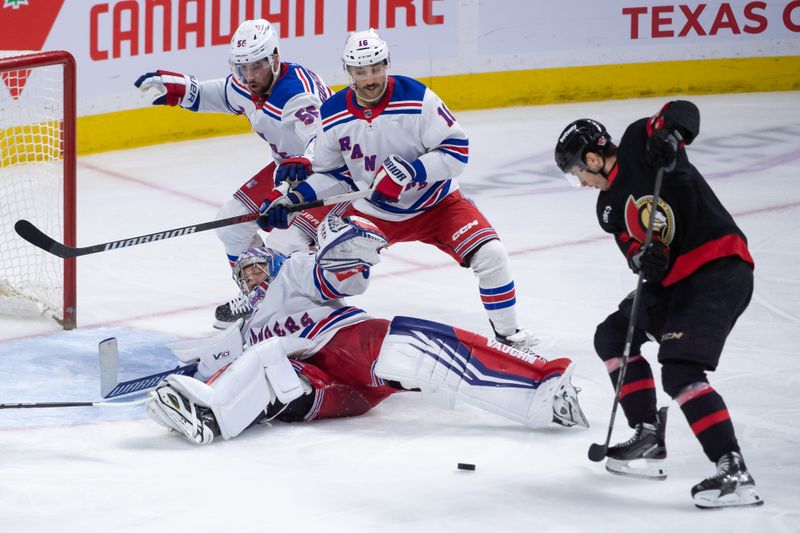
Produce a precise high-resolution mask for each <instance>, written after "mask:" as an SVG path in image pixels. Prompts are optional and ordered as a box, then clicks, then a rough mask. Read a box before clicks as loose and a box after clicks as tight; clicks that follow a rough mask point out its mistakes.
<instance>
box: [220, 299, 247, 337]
mask: <svg viewBox="0 0 800 533" xmlns="http://www.w3.org/2000/svg"><path fill="white" fill-rule="evenodd" d="M252 312H253V308H252V307H251V306H250V301H249V300H248V298H247V295H245V294H239V296H237V297H236V298H234V299H233V300H231V301H230V302H228V303H226V304H222V305H220V306H217V310H216V312H215V313H214V327H215V328H217V329H227V327H228V326H230V325H231V324H233V323H234V322H236V321H237V320H239V319H240V318H244V319H245V320H246V319H247V318H249V317H250V313H252Z"/></svg>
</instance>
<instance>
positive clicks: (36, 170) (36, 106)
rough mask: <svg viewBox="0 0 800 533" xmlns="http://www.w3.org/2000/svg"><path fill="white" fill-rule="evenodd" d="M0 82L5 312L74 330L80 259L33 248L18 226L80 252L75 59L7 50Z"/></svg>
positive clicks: (0, 267) (0, 263)
mask: <svg viewBox="0 0 800 533" xmlns="http://www.w3.org/2000/svg"><path fill="white" fill-rule="evenodd" d="M0 77H2V79H1V80H0V202H2V208H0V249H2V253H0V313H5V314H7V315H12V316H15V317H17V318H19V317H24V316H26V315H28V314H31V315H43V314H44V315H48V316H51V317H52V318H54V319H55V320H57V321H58V322H59V323H60V324H62V325H63V327H64V328H65V329H72V328H74V327H75V326H76V262H75V259H74V258H73V259H60V258H58V257H55V256H52V255H51V254H48V253H46V252H43V251H42V250H39V249H37V248H35V247H34V246H31V245H30V244H29V243H27V242H25V241H24V240H22V239H21V238H20V237H19V236H18V235H16V233H15V232H14V229H13V225H14V223H15V222H16V220H18V219H20V218H25V219H28V220H30V221H31V222H33V223H34V224H36V225H37V226H38V227H41V228H42V229H44V230H45V231H47V232H48V234H51V235H54V236H55V235H60V236H61V237H62V238H63V239H64V240H63V242H64V244H66V245H68V246H75V217H76V213H75V176H76V172H75V166H76V132H75V119H76V66H75V59H74V58H73V56H72V55H71V54H70V53H69V52H65V51H52V52H36V51H23V50H0ZM51 232H52V233H51Z"/></svg>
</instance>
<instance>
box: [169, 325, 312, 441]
mask: <svg viewBox="0 0 800 533" xmlns="http://www.w3.org/2000/svg"><path fill="white" fill-rule="evenodd" d="M165 381H166V382H168V383H169V384H170V385H172V386H173V387H174V388H175V389H176V390H178V391H179V392H181V393H182V394H184V395H185V396H186V397H187V398H188V399H189V400H190V401H192V402H195V403H197V404H198V405H201V406H204V407H209V408H210V409H211V411H212V412H213V413H214V417H215V419H216V421H217V425H218V426H219V429H220V434H221V435H222V437H223V438H224V439H226V440H227V439H230V438H232V437H235V436H236V435H238V434H239V433H241V432H242V431H244V429H245V428H247V427H248V426H249V425H250V424H251V423H252V422H253V420H255V419H256V418H257V417H258V415H259V414H260V413H261V412H262V411H264V409H265V408H266V407H267V406H268V405H270V404H272V403H274V402H275V401H276V400H277V401H280V402H281V403H284V404H287V403H289V402H291V401H292V400H295V399H297V398H299V397H300V396H302V395H303V394H305V393H306V392H309V391H308V390H307V389H304V385H303V382H302V381H301V380H300V378H299V377H298V375H297V373H296V372H295V371H294V367H292V364H291V362H289V359H288V358H287V356H286V350H285V348H284V346H283V343H282V339H281V338H280V337H273V338H272V339H269V340H267V341H264V342H262V343H259V344H256V345H255V346H253V347H251V348H249V349H247V350H246V351H245V352H244V353H243V354H242V355H241V357H239V358H238V359H236V360H235V361H234V362H233V363H231V365H230V366H229V367H228V368H227V369H225V371H224V372H222V374H220V376H219V377H218V378H217V379H216V380H214V381H213V382H212V383H211V384H206V383H203V382H202V381H199V380H197V379H195V378H190V377H188V376H180V375H174V374H173V375H170V376H167V378H166V379H165Z"/></svg>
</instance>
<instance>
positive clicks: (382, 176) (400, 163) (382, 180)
mask: <svg viewBox="0 0 800 533" xmlns="http://www.w3.org/2000/svg"><path fill="white" fill-rule="evenodd" d="M416 176H417V172H416V171H415V170H414V167H412V166H411V163H409V162H408V161H406V160H405V159H403V158H402V157H400V156H399V155H395V154H392V155H390V156H389V157H387V158H386V160H385V161H384V162H383V164H382V165H381V167H380V168H379V169H378V172H376V173H375V180H374V181H373V182H372V188H373V191H374V192H373V193H372V197H371V200H372V201H373V202H379V201H381V200H387V201H389V202H397V201H398V200H400V195H401V194H402V193H403V189H405V187H406V186H407V185H408V184H410V183H411V182H412V181H414V178H415V177H416Z"/></svg>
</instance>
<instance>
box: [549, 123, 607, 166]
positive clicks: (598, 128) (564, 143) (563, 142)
mask: <svg viewBox="0 0 800 533" xmlns="http://www.w3.org/2000/svg"><path fill="white" fill-rule="evenodd" d="M610 143H611V135H609V133H608V132H607V131H606V128H605V126H603V125H602V124H600V123H599V122H597V121H596V120H592V119H590V118H582V119H579V120H576V121H575V122H571V123H570V124H569V125H568V126H567V127H566V128H564V131H562V132H561V135H559V136H558V142H557V143H556V152H555V156H556V164H557V165H558V168H560V169H561V172H564V173H565V174H568V173H569V171H570V169H571V168H572V167H573V166H574V165H575V164H576V163H578V162H583V155H584V154H585V153H586V152H598V153H603V152H604V148H605V147H606V146H607V145H609V144H610Z"/></svg>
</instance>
